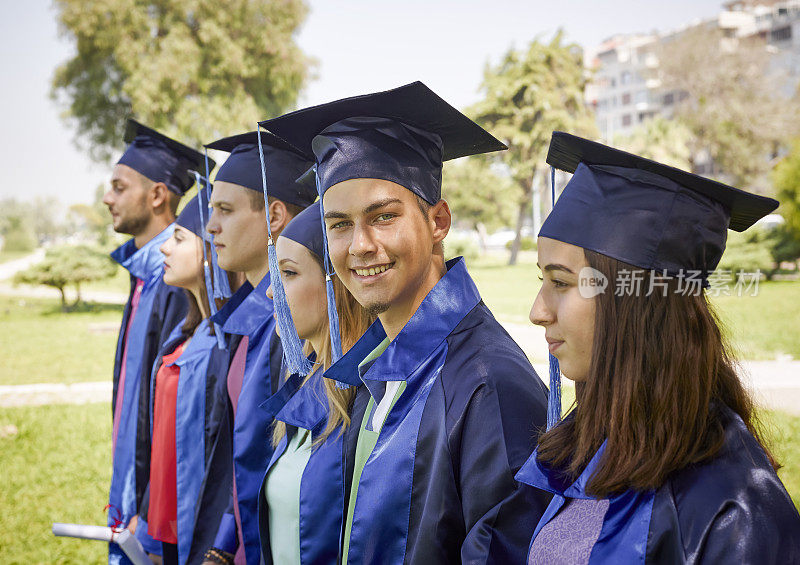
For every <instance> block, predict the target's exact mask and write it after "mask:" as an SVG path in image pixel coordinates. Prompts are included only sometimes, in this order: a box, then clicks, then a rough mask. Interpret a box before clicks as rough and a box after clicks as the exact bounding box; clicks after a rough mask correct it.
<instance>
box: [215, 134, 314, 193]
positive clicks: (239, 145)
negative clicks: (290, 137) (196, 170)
mask: <svg viewBox="0 0 800 565" xmlns="http://www.w3.org/2000/svg"><path fill="white" fill-rule="evenodd" d="M258 133H260V136H261V145H262V147H263V148H264V159H265V164H266V166H265V169H266V175H267V187H268V190H269V194H270V196H274V197H275V198H278V199H280V200H283V201H284V202H289V203H290V204H296V205H297V206H301V207H303V208H305V207H306V206H308V205H309V204H311V203H312V202H314V200H315V199H316V198H317V191H316V189H315V188H314V187H313V186H308V185H306V184H301V183H298V182H296V181H297V178H298V177H299V176H300V175H302V174H303V173H304V172H305V171H306V170H307V169H308V168H309V167H310V166H311V164H312V161H313V158H312V157H311V156H310V155H304V154H303V153H302V152H301V151H298V150H297V149H296V148H294V147H292V146H291V145H290V144H288V143H286V142H285V141H283V140H282V139H280V138H279V137H277V136H275V135H272V134H271V133H268V132H264V131H262V132H258ZM206 147H208V148H209V149H216V150H219V151H227V152H228V153H230V157H228V159H227V160H226V161H225V162H224V163H223V164H222V166H221V167H220V168H219V171H217V175H216V177H215V178H214V181H215V182H218V181H223V182H230V183H233V184H238V185H239V186H243V187H245V188H249V189H251V190H255V191H257V192H263V186H264V185H263V182H262V179H261V158H260V156H259V153H258V137H257V136H256V132H255V131H251V132H248V133H242V134H239V135H234V136H231V137H225V138H223V139H219V140H217V141H214V142H213V143H209V144H208V145H206Z"/></svg>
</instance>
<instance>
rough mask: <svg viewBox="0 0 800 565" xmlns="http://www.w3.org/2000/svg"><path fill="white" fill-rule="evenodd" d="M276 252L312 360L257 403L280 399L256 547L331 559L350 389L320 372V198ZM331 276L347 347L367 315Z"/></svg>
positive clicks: (324, 357)
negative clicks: (304, 371) (305, 372)
mask: <svg viewBox="0 0 800 565" xmlns="http://www.w3.org/2000/svg"><path fill="white" fill-rule="evenodd" d="M276 252H277V259H278V266H279V268H280V273H281V280H282V283H283V288H284V291H285V293H286V300H287V302H288V305H289V309H290V311H291V314H292V320H293V322H294V326H295V328H296V331H297V336H298V337H299V338H300V339H303V340H305V342H306V350H305V352H306V353H307V354H308V355H309V357H310V358H311V359H313V360H314V362H313V368H312V371H311V373H310V376H308V377H300V376H299V375H293V376H291V377H290V378H289V379H288V380H287V381H286V383H285V384H284V385H283V387H282V389H281V391H279V392H278V393H276V394H275V395H274V396H273V397H272V398H270V400H269V401H268V402H267V406H264V408H266V409H268V410H269V409H272V406H276V405H280V404H282V403H284V402H285V404H283V406H282V407H281V408H280V410H279V411H278V412H277V415H276V417H275V426H274V431H273V438H272V439H273V444H274V445H275V453H274V455H273V457H272V460H271V461H270V464H269V467H268V468H267V473H266V477H265V479H264V484H263V485H262V489H261V491H262V492H261V495H260V496H259V532H260V537H261V553H262V556H263V560H264V563H266V564H272V563H280V564H281V565H292V564H297V565H299V564H300V563H335V562H336V558H337V555H338V550H339V532H340V530H341V525H342V509H343V507H344V499H343V497H344V485H343V483H342V478H343V472H342V432H343V431H344V428H346V427H347V426H348V425H349V424H350V417H349V415H348V410H349V408H350V404H351V402H352V399H353V397H354V391H355V389H353V388H349V389H341V388H337V387H336V385H335V384H334V383H333V381H331V380H328V379H324V378H323V376H322V375H323V373H324V371H325V369H327V368H328V367H329V366H330V365H331V362H332V358H331V341H330V334H329V327H328V310H327V300H326V292H325V273H324V268H323V256H324V251H323V239H322V224H321V219H320V207H319V203H316V204H312V205H311V206H310V207H309V208H307V209H306V210H304V211H303V212H301V213H300V214H299V215H297V216H296V217H295V218H294V219H293V220H292V221H291V222H290V223H289V225H288V226H287V227H286V228H285V229H284V230H283V232H282V233H281V235H280V237H279V238H278V240H277V242H276ZM332 282H333V287H334V293H335V297H336V304H337V311H338V315H339V322H340V331H341V335H342V346H343V348H344V350H345V351H346V350H347V349H348V348H349V347H350V346H352V345H353V344H354V343H355V342H356V341H357V340H358V338H359V337H361V335H362V334H363V333H364V332H365V331H366V330H367V328H368V327H369V325H370V322H371V319H370V317H369V316H368V315H367V313H366V312H365V310H364V309H363V308H361V306H360V305H359V304H358V303H357V302H356V301H355V299H354V298H353V297H352V296H351V295H350V293H348V292H347V290H346V289H345V288H344V285H342V284H341V282H340V281H339V280H338V278H336V277H334V278H333V281H332ZM268 295H269V296H270V297H272V288H271V287H270V290H269V291H268ZM276 308H277V305H276ZM278 331H279V333H280V331H281V328H280V327H279V330H278ZM281 339H282V340H284V339H285V336H281ZM289 396H291V397H290V398H289V400H288V401H287V400H286V398H287V397H289Z"/></svg>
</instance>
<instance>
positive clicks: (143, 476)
mask: <svg viewBox="0 0 800 565" xmlns="http://www.w3.org/2000/svg"><path fill="white" fill-rule="evenodd" d="M124 139H125V141H126V143H128V144H129V145H128V148H127V149H126V150H125V153H123V155H122V157H121V158H120V160H119V162H118V163H117V164H116V165H115V166H114V170H113V173H112V176H111V187H110V188H109V190H108V191H107V192H106V193H105V195H104V196H103V203H104V204H105V205H106V206H108V209H109V211H110V212H111V218H112V221H113V226H114V231H116V232H118V233H125V234H130V235H132V236H133V237H132V238H131V239H130V240H129V241H128V242H127V243H125V244H124V245H122V246H121V247H119V248H118V249H116V250H115V251H114V252H113V253H112V254H111V257H113V258H114V259H115V260H116V261H117V262H119V264H120V265H122V266H123V267H124V268H125V269H126V270H128V272H129V273H130V276H131V292H130V295H129V297H128V303H127V304H126V305H125V311H124V313H123V316H122V326H121V328H120V333H119V338H118V340H117V352H116V358H115V360H114V385H113V395H112V415H113V432H112V446H113V447H112V449H113V452H112V453H113V471H112V476H111V488H110V492H109V505H110V508H111V511H110V512H109V518H108V519H109V525H111V524H113V523H115V521H116V520H121V521H122V523H123V524H125V525H128V526H129V527H130V528H131V529H132V530H133V531H135V532H136V536H137V537H138V538H139V539H140V541H141V542H142V544H143V545H144V547H145V549H147V550H148V551H149V552H151V553H155V554H159V555H160V554H161V547H160V545H161V544H160V543H158V542H156V541H155V540H153V539H152V538H150V537H149V536H148V535H147V525H146V524H145V523H144V522H142V523H141V524H138V523H137V522H138V520H137V519H135V517H136V516H137V515H138V511H139V506H140V504H141V503H142V498H143V496H144V494H145V488H146V486H147V482H148V475H149V470H150V418H149V413H150V412H149V406H150V378H151V369H152V367H153V362H154V361H155V358H156V356H157V355H158V352H159V350H160V348H161V346H162V345H163V343H164V341H165V340H166V339H167V337H168V336H169V333H170V332H171V331H172V328H174V327H175V325H176V324H177V323H178V322H179V321H180V320H181V319H182V318H183V316H184V314H185V313H186V299H185V297H184V295H183V292H182V291H181V290H180V289H176V288H175V287H170V286H167V285H165V284H164V281H163V262H164V256H163V255H162V253H161V251H159V248H160V247H161V245H162V244H163V243H164V242H165V241H166V240H167V239H169V237H170V236H171V235H172V231H173V229H174V225H173V222H174V221H175V211H176V210H177V208H178V202H179V201H180V198H181V196H182V195H183V194H184V193H185V192H186V191H187V190H189V189H190V188H191V187H192V185H193V184H194V176H193V175H191V174H190V173H189V169H198V168H200V166H201V164H202V163H203V155H202V154H201V153H198V152H197V151H195V150H194V149H191V148H189V147H187V146H185V145H183V144H181V143H178V142H177V141H174V140H172V139H170V138H168V137H166V136H164V135H162V134H160V133H158V132H157V131H155V130H152V129H150V128H148V127H145V126H143V125H142V124H140V123H138V122H136V121H134V120H128V124H127V128H126V131H125V138H124ZM211 166H212V167H213V161H212V162H211ZM109 562H110V563H128V562H129V561H128V559H127V557H125V555H124V554H123V553H122V552H121V551H120V550H119V548H118V546H117V545H116V544H113V543H112V544H110V545H109Z"/></svg>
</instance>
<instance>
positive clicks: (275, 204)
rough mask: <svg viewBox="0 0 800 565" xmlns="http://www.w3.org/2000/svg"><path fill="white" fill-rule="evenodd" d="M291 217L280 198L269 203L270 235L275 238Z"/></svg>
mask: <svg viewBox="0 0 800 565" xmlns="http://www.w3.org/2000/svg"><path fill="white" fill-rule="evenodd" d="M291 219H292V216H291V214H289V210H288V209H287V208H286V204H284V203H283V201H281V200H273V201H272V202H270V204H269V228H270V230H272V237H274V238H277V237H278V236H279V235H280V233H281V232H282V231H283V228H285V227H286V224H288V223H289V221H290V220H291Z"/></svg>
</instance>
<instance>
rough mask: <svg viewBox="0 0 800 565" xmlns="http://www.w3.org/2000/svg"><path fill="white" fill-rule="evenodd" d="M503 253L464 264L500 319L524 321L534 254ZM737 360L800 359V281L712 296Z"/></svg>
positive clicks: (534, 279)
mask: <svg viewBox="0 0 800 565" xmlns="http://www.w3.org/2000/svg"><path fill="white" fill-rule="evenodd" d="M507 261H508V256H507V254H505V253H503V254H496V255H490V256H484V257H481V258H480V259H478V260H475V261H471V262H469V264H468V267H469V272H470V274H471V275H472V277H473V278H474V279H475V284H477V286H478V290H480V293H481V296H482V297H483V299H484V301H485V302H486V304H487V306H489V308H490V309H491V310H492V312H494V314H495V316H497V317H498V318H499V319H500V320H502V321H505V322H513V323H518V324H527V323H530V322H529V321H528V313H529V312H530V309H531V306H532V305H533V300H534V299H535V298H536V293H537V292H538V291H539V285H540V282H539V279H538V277H539V269H538V268H537V267H536V254H535V253H534V252H527V253H523V254H521V257H520V261H519V263H518V264H517V265H514V266H513V267H510V266H508V265H507V264H506V263H507ZM711 302H712V304H714V305H715V307H716V309H717V311H718V313H719V315H720V317H721V319H722V322H723V324H724V325H725V327H726V329H727V332H728V336H729V339H730V340H731V343H732V345H733V346H734V348H735V349H736V352H737V355H738V357H739V358H740V359H747V360H760V359H775V358H776V357H778V356H781V355H791V356H792V357H793V358H794V359H800V325H798V323H797V322H798V320H800V282H798V281H781V282H763V281H762V282H761V283H760V284H759V288H758V295H757V296H746V295H745V296H719V297H712V298H711Z"/></svg>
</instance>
